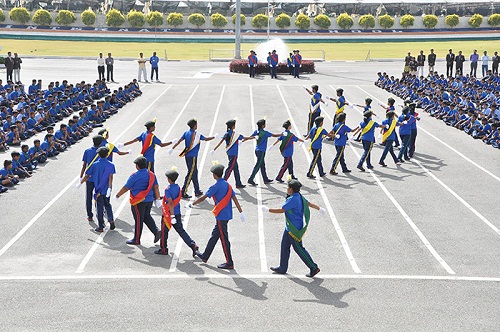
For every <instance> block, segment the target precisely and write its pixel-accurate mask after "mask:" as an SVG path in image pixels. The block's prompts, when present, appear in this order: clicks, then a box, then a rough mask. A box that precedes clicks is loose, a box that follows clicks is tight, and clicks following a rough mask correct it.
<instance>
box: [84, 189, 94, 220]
mask: <svg viewBox="0 0 500 332" xmlns="http://www.w3.org/2000/svg"><path fill="white" fill-rule="evenodd" d="M85 183H86V186H87V187H86V188H87V191H86V193H85V206H86V208H87V217H88V218H93V217H94V213H93V212H92V196H93V194H94V182H91V181H87V182H85Z"/></svg>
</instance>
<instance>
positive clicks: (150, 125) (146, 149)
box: [117, 119, 172, 173]
mask: <svg viewBox="0 0 500 332" xmlns="http://www.w3.org/2000/svg"><path fill="white" fill-rule="evenodd" d="M144 126H145V127H146V131H145V132H143V133H142V134H140V135H139V136H137V137H136V138H134V139H133V140H131V141H128V142H125V143H123V144H118V145H117V147H122V146H127V145H129V144H132V143H135V142H141V143H142V149H141V155H143V156H144V158H146V160H147V161H148V170H150V171H151V172H153V173H154V172H155V148H156V146H157V145H158V146H160V147H164V146H168V145H170V144H172V142H165V143H162V141H161V140H160V139H159V138H158V137H156V135H155V134H153V132H154V131H155V129H156V119H154V120H153V121H148V122H146V123H145V124H144Z"/></svg>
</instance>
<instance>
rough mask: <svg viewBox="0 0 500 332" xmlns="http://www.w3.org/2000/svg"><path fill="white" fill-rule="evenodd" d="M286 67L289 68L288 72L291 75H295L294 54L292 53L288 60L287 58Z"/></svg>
mask: <svg viewBox="0 0 500 332" xmlns="http://www.w3.org/2000/svg"><path fill="white" fill-rule="evenodd" d="M286 65H287V67H288V72H289V73H290V75H293V71H294V68H293V54H292V53H290V54H289V55H288V58H286Z"/></svg>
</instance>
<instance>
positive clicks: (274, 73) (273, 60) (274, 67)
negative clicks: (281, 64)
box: [269, 50, 278, 79]
mask: <svg viewBox="0 0 500 332" xmlns="http://www.w3.org/2000/svg"><path fill="white" fill-rule="evenodd" d="M269 57H270V67H271V79H272V78H276V79H277V78H278V54H276V50H273V52H272V53H271V55H270V56H269Z"/></svg>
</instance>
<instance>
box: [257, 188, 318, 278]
mask: <svg viewBox="0 0 500 332" xmlns="http://www.w3.org/2000/svg"><path fill="white" fill-rule="evenodd" d="M301 187H302V184H301V183H300V182H299V181H298V180H290V181H289V182H288V188H287V198H286V201H285V203H284V204H283V206H282V207H281V209H270V208H268V207H267V206H262V211H263V212H270V213H284V214H285V220H286V225H285V231H284V232H283V237H282V238H281V255H280V265H279V266H276V267H271V271H273V272H274V273H277V274H285V273H286V272H287V270H288V261H289V259H290V246H292V247H293V250H294V251H295V252H296V253H297V255H299V257H300V259H301V260H302V261H303V262H304V264H306V266H307V267H308V268H309V273H307V274H306V277H309V278H312V277H314V276H315V275H317V274H318V273H319V271H320V269H319V267H318V264H316V263H315V262H314V261H313V259H312V258H311V255H309V253H308V252H307V250H306V248H304V245H303V241H302V239H303V237H304V234H305V233H306V231H307V228H308V226H309V221H310V218H311V212H310V208H313V209H316V210H319V211H320V213H321V214H325V212H326V211H325V209H324V208H320V207H319V206H317V205H316V204H313V203H311V202H308V201H307V199H305V197H304V196H302V195H301V194H300V188H301Z"/></svg>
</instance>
